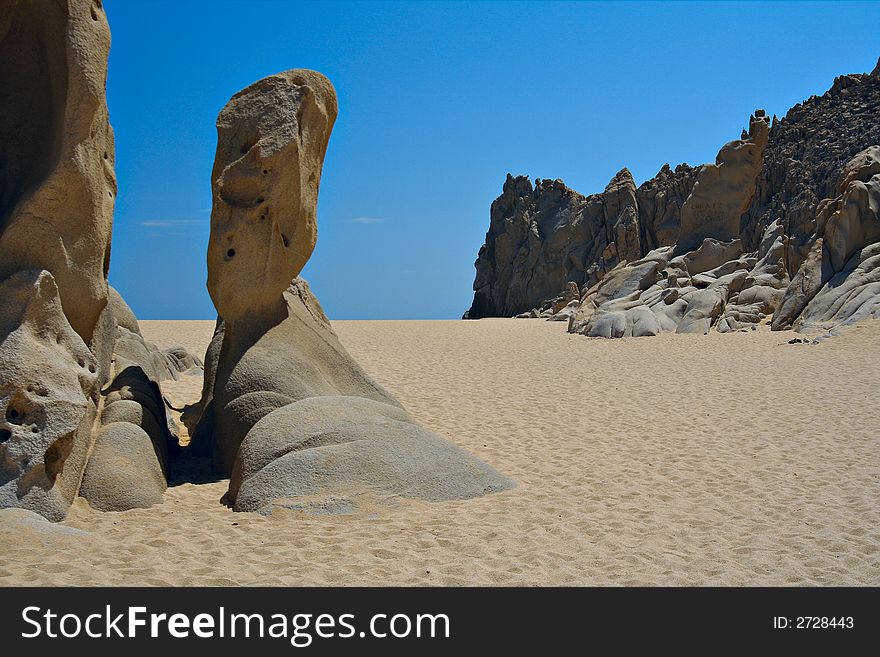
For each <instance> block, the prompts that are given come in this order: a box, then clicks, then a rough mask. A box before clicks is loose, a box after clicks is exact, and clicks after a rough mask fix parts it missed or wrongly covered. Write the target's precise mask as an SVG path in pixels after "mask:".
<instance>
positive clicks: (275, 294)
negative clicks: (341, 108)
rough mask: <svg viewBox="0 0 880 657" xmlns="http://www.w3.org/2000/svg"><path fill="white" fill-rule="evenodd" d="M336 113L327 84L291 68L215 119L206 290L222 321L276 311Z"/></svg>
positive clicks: (300, 253) (307, 232)
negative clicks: (214, 151)
mask: <svg viewBox="0 0 880 657" xmlns="http://www.w3.org/2000/svg"><path fill="white" fill-rule="evenodd" d="M336 111H337V109H336V93H335V91H334V90H333V86H332V85H331V84H330V81H329V80H327V78H325V77H324V76H323V75H321V74H320V73H315V72H314V71H307V70H303V69H296V70H292V71H286V72H284V73H279V74H277V75H271V76H269V77H267V78H263V79H262V80H260V81H258V82H256V83H254V84H252V85H251V86H249V87H247V88H246V89H244V90H242V91H240V92H239V93H237V94H235V96H233V97H232V99H230V101H229V102H228V103H227V104H226V106H225V107H224V108H223V110H222V111H221V112H220V115H219V116H218V118H217V153H216V156H215V160H214V171H213V173H212V182H213V189H214V202H213V210H212V212H211V240H210V242H209V244H208V291H209V292H210V294H211V299H213V301H214V305H215V306H216V307H217V310H218V312H219V313H220V315H221V316H222V317H223V318H224V319H225V320H226V321H235V320H237V319H240V318H242V317H244V316H245V315H247V314H249V313H257V312H261V311H263V310H265V309H268V308H271V307H272V306H273V304H277V302H278V301H279V299H280V298H281V294H282V293H283V292H284V290H286V289H287V286H288V285H290V282H291V281H292V280H293V279H294V278H295V277H296V276H297V275H298V274H299V272H300V270H301V269H302V267H303V265H305V263H306V261H307V260H308V259H309V256H310V255H311V253H312V250H313V249H314V248H315V240H316V239H317V223H316V217H315V211H316V207H317V201H318V186H319V185H320V182H321V166H322V164H323V162H324V153H325V152H326V150H327V142H328V140H329V139H330V131H331V130H332V129H333V123H334V121H335V120H336ZM256 281H259V285H255V284H254V283H255V282H256Z"/></svg>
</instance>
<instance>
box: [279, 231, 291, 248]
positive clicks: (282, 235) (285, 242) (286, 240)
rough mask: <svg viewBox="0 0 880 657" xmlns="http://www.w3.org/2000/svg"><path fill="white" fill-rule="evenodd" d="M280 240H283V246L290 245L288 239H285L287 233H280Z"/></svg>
mask: <svg viewBox="0 0 880 657" xmlns="http://www.w3.org/2000/svg"><path fill="white" fill-rule="evenodd" d="M281 241H282V242H284V246H285V248H286V247H288V246H290V240H289V239H287V235H285V234H284V233H281Z"/></svg>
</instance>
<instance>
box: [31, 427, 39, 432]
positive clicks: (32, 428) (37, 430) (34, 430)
mask: <svg viewBox="0 0 880 657" xmlns="http://www.w3.org/2000/svg"><path fill="white" fill-rule="evenodd" d="M31 433H40V430H39V429H38V428H37V427H31Z"/></svg>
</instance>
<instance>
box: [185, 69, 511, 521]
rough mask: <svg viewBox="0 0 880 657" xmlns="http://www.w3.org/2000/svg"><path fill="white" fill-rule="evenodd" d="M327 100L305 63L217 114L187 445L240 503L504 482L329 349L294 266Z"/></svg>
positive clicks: (423, 492)
mask: <svg viewBox="0 0 880 657" xmlns="http://www.w3.org/2000/svg"><path fill="white" fill-rule="evenodd" d="M336 112H337V105H336V94H335V92H334V90H333V87H332V85H331V84H330V82H329V81H328V80H327V79H326V78H325V77H324V76H322V75H321V74H319V73H315V72H314V71H307V70H292V71H287V72H284V73H280V74H278V75H273V76H270V77H268V78H265V79H263V80H260V81H258V82H256V83H254V84H252V85H251V86H249V87H247V88H246V89H244V90H243V91H241V92H240V93H238V94H236V95H235V96H233V97H232V99H231V100H230V101H229V103H227V105H226V106H225V107H224V108H223V110H222V111H221V112H220V116H219V118H218V120H217V130H218V144H217V154H216V159H215V165H214V173H213V181H212V182H213V189H214V205H213V210H212V213H211V236H210V242H209V247H208V289H209V291H210V293H211V298H212V299H213V300H214V304H215V306H216V307H217V311H218V314H219V316H220V321H219V322H218V326H217V332H216V334H215V337H214V340H213V341H212V345H211V347H210V348H209V350H208V354H207V356H206V359H205V360H206V362H207V370H206V374H205V384H206V385H205V388H204V392H203V399H202V401H201V402H200V403H199V404H197V405H195V406H194V407H191V408H189V409H187V411H186V413H185V416H186V422H187V425H188V427H189V428H190V429H191V434H192V435H193V436H194V443H193V445H192V449H194V450H196V451H198V452H200V453H206V454H213V458H214V463H215V465H216V467H217V469H219V470H220V471H222V472H224V473H228V474H231V480H230V485H229V490H228V492H227V495H226V501H227V503H228V504H230V505H231V506H233V507H234V508H235V509H236V510H241V511H248V510H250V511H268V510H271V508H272V507H273V505H275V504H283V505H284V504H287V505H290V504H293V505H311V506H309V508H317V509H319V510H320V509H327V510H332V509H331V507H332V508H336V507H337V506H338V505H339V504H342V505H343V506H349V505H356V502H357V499H358V498H359V496H361V495H364V494H369V495H376V496H379V497H380V498H382V497H387V496H389V495H390V496H404V497H418V498H423V499H427V500H445V499H460V498H467V497H474V496H478V495H483V494H485V493H488V492H493V491H498V490H503V489H506V488H509V487H511V486H512V485H513V482H512V481H510V480H509V479H507V478H506V477H504V476H502V475H500V474H498V473H497V472H495V471H494V470H493V469H492V468H491V467H489V466H488V465H486V464H485V463H483V462H482V461H480V460H478V459H476V458H475V457H473V456H471V455H470V454H467V453H466V452H464V451H462V450H460V449H458V448H456V447H455V446H454V445H452V444H451V443H449V442H448V441H446V440H445V439H443V438H441V437H440V436H438V435H436V434H433V433H431V432H430V431H428V430H426V429H424V428H423V427H421V426H419V425H417V424H416V423H415V422H414V421H413V420H412V418H410V417H409V415H408V414H407V413H406V411H404V410H403V409H402V408H401V406H400V403H399V402H398V401H397V400H396V399H395V398H394V397H393V396H392V395H391V394H390V393H388V392H387V391H386V390H384V389H383V388H382V387H381V386H379V385H378V384H377V383H375V382H374V381H373V380H372V379H371V378H370V377H369V376H368V375H367V374H366V373H365V372H364V371H363V370H362V369H361V368H360V366H358V364H357V363H356V362H355V361H354V359H353V358H352V357H351V356H350V355H349V354H348V352H347V351H345V349H344V348H343V347H342V345H341V344H340V343H339V340H338V339H337V337H336V335H335V333H334V332H333V329H332V328H331V327H330V323H329V321H328V320H327V318H326V317H325V315H324V313H323V311H322V310H321V307H320V304H319V303H318V301H317V299H315V297H314V296H313V295H312V294H311V292H310V291H309V288H308V285H307V284H306V283H305V281H303V280H301V279H299V278H295V277H297V275H298V274H299V272H300V270H301V269H302V267H303V265H304V264H305V263H306V261H307V260H308V258H309V255H310V254H311V252H312V250H313V249H314V246H315V239H316V236H317V233H316V225H317V224H316V207H317V199H318V188H319V185H320V179H321V169H322V165H323V160H324V154H325V151H326V148H327V143H328V140H329V137H330V132H331V130H332V128H333V124H334V122H335V120H336ZM315 496H317V497H318V498H320V499H318V500H317V501H316V500H315V499H314V497H315ZM307 498H308V499H307ZM303 500H306V501H303ZM340 500H342V501H340Z"/></svg>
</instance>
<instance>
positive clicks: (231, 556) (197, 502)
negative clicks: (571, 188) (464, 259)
mask: <svg viewBox="0 0 880 657" xmlns="http://www.w3.org/2000/svg"><path fill="white" fill-rule="evenodd" d="M141 326H142V329H143V331H144V334H145V336H146V337H147V338H148V339H150V340H153V341H154V342H156V343H157V344H159V346H161V347H167V346H171V345H172V344H183V345H184V346H186V347H187V348H189V349H191V350H192V351H193V352H194V353H203V352H204V348H205V346H206V345H207V342H208V340H209V339H210V337H211V332H212V329H213V322H189V321H173V322H172V321H153V322H151V321H143V322H141ZM334 328H335V329H336V331H337V332H338V333H339V336H340V338H341V339H342V341H343V343H344V344H345V345H346V346H347V347H348V348H349V349H350V350H351V352H352V354H353V355H354V357H355V358H356V359H357V360H358V362H360V363H361V364H362V365H363V367H364V368H365V369H366V370H367V371H368V372H370V373H371V374H372V375H373V376H375V377H376V378H377V379H378V380H379V382H380V383H382V384H383V385H385V386H387V387H388V388H389V389H390V390H391V391H392V392H393V393H394V394H395V395H397V396H398V398H399V399H400V400H401V401H402V402H403V403H404V404H405V405H406V406H407V408H408V409H409V410H410V411H411V412H412V414H413V415H414V417H415V418H416V419H417V420H418V421H419V422H421V423H423V424H424V425H425V426H427V427H428V428H430V429H432V430H435V431H438V432H440V433H442V434H445V435H446V436H448V437H450V438H451V439H452V440H453V441H455V442H456V443H458V444H459V445H461V446H463V447H465V448H466V449H468V450H470V451H471V452H473V453H474V454H476V455H478V456H480V457H481V458H483V459H485V460H486V461H488V462H489V463H490V464H492V465H493V466H494V467H496V468H497V469H498V470H499V471H501V472H503V473H505V474H507V475H509V476H511V477H513V478H514V479H516V480H517V482H518V484H519V485H518V488H516V489H515V490H513V491H508V492H504V493H500V494H496V495H490V496H486V497H484V498H480V499H475V500H469V501H465V502H445V503H438V504H429V503H422V502H410V501H406V500H399V501H398V502H397V503H396V505H395V506H394V507H392V508H387V507H386V508H371V509H369V510H364V511H361V512H360V513H359V514H358V515H353V516H307V515H304V514H302V513H301V512H293V511H287V510H279V511H276V512H275V513H274V514H273V515H272V516H269V517H262V516H259V515H254V514H247V513H238V514H236V513H233V512H232V511H230V510H229V509H227V508H226V507H224V506H222V505H221V504H220V503H219V500H220V497H221V496H222V494H223V492H224V491H225V487H226V482H225V481H218V482H213V483H206V484H193V483H185V484H181V485H177V486H173V487H171V488H169V490H168V491H167V492H166V494H165V503H164V504H163V505H161V506H157V507H153V508H151V509H145V510H133V511H127V512H124V513H102V512H98V511H94V510H92V509H90V508H89V507H88V505H87V504H86V503H85V502H84V501H82V500H78V501H77V503H76V504H75V505H74V507H73V508H72V509H71V512H70V514H69V516H68V518H67V519H66V520H65V521H64V522H63V523H62V525H63V526H65V527H69V528H74V529H78V530H82V531H84V532H86V533H85V534H81V533H79V532H66V531H65V532H59V531H49V530H47V529H46V528H45V527H40V526H39V525H37V526H33V525H27V524H24V525H23V524H20V523H19V524H12V523H3V524H0V550H2V553H3V555H4V559H3V563H2V564H0V583H2V584H6V585H12V584H50V585H57V584H73V585H85V584H99V585H102V584H111V585H115V584H129V585H140V584H146V585H150V584H158V585H222V584H228V585H232V584H241V585H269V584H275V585H288V584H292V585H297V584H335V585H385V584H391V585H395V584H404V585H407V584H420V585H421V584H428V585H435V584H443V585H456V584H483V585H493V584H514V585H518V584H528V585H535V584H545V585H556V584H576V585H579V584H599V585H608V584H625V585H634V584H661V585H679V584H682V585H691V584H697V585H706V584H721V585H742V584H759V585H764V584H780V585H786V584H819V585H829V584H856V585H878V584H880V458H878V455H880V410H878V409H880V388H878V386H877V385H876V384H875V383H874V380H875V378H876V368H877V363H878V362H880V359H878V357H880V322H868V323H866V324H861V325H858V326H856V327H854V328H852V329H850V330H848V331H847V332H846V333H845V334H844V335H843V336H841V337H838V338H835V339H832V340H827V341H824V342H822V343H821V344H818V345H807V344H788V340H790V339H792V338H793V337H796V336H795V335H793V334H791V333H787V332H786V333H771V332H769V331H766V330H763V329H762V330H760V331H757V332H750V333H732V334H718V333H712V334H710V335H708V336H690V335H674V334H662V335H660V336H657V337H653V338H644V339H637V338H625V339H621V340H603V339H587V338H584V337H583V336H576V335H569V334H567V333H566V332H565V326H564V325H563V324H561V323H548V322H543V321H535V320H481V321H478V322H462V321H449V322H436V321H432V322H417V321H406V322H392V321H381V322H334ZM199 386H200V381H199V380H198V378H196V377H192V378H189V379H187V378H184V379H183V380H182V381H181V382H180V383H177V384H175V386H174V387H173V388H171V387H169V389H168V390H167V391H166V393H167V394H171V395H172V396H173V398H174V401H175V403H182V402H185V401H187V400H188V399H193V398H197V397H198V392H199Z"/></svg>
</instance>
